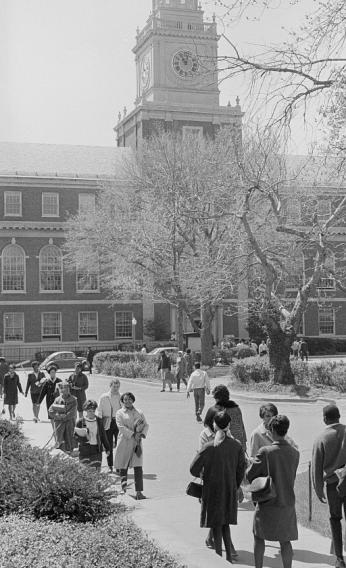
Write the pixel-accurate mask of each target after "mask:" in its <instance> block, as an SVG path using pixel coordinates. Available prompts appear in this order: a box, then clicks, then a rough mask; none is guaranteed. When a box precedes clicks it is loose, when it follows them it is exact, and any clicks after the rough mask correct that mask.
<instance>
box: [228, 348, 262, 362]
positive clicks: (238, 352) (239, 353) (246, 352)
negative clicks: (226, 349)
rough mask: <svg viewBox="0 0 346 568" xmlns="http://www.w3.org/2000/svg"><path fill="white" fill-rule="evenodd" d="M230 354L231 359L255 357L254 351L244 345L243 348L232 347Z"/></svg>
mask: <svg viewBox="0 0 346 568" xmlns="http://www.w3.org/2000/svg"><path fill="white" fill-rule="evenodd" d="M231 352H232V355H233V357H237V359H245V358H246V357H254V356H255V355H257V353H256V351H255V350H254V349H252V348H251V347H249V346H248V345H244V347H232V349H231Z"/></svg>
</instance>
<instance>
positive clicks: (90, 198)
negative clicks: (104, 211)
mask: <svg viewBox="0 0 346 568" xmlns="http://www.w3.org/2000/svg"><path fill="white" fill-rule="evenodd" d="M78 200H79V204H78V209H79V213H81V214H85V215H87V214H90V213H91V214H93V213H95V201H96V200H95V194H94V193H80V194H79V196H78Z"/></svg>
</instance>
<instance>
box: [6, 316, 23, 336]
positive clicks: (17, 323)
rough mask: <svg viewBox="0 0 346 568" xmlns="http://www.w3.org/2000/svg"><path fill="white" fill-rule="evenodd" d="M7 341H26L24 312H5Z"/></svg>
mask: <svg viewBox="0 0 346 568" xmlns="http://www.w3.org/2000/svg"><path fill="white" fill-rule="evenodd" d="M4 339H5V341H24V314H23V313H21V312H15V313H10V314H4Z"/></svg>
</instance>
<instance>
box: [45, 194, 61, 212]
mask: <svg viewBox="0 0 346 568" xmlns="http://www.w3.org/2000/svg"><path fill="white" fill-rule="evenodd" d="M42 216H43V217H58V216H59V195H58V193H42Z"/></svg>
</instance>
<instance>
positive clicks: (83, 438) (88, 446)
mask: <svg viewBox="0 0 346 568" xmlns="http://www.w3.org/2000/svg"><path fill="white" fill-rule="evenodd" d="M96 408H97V402H96V400H87V401H86V402H85V403H84V406H83V410H84V416H83V418H80V419H79V420H78V422H77V424H76V427H75V436H76V438H77V440H78V449H79V461H80V462H82V463H83V464H84V465H88V466H91V467H94V468H95V469H97V470H99V469H101V464H102V450H103V448H104V449H105V450H106V454H107V456H109V454H110V447H109V442H108V439H107V436H106V433H105V429H104V427H103V424H102V418H99V417H98V416H96V414H95V412H96Z"/></svg>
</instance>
